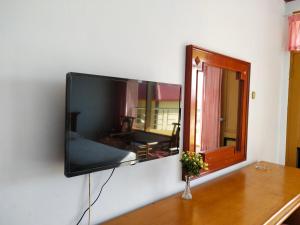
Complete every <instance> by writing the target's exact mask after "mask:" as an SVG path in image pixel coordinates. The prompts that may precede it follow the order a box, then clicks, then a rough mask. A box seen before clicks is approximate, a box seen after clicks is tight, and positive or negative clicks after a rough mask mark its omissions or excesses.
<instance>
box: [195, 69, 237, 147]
mask: <svg viewBox="0 0 300 225" xmlns="http://www.w3.org/2000/svg"><path fill="white" fill-rule="evenodd" d="M237 75H238V73H237V72H235V71H231V70H227V69H222V68H218V67H214V66H210V65H206V64H205V65H204V66H203V70H198V71H197V115H196V117H197V120H196V151H197V152H201V151H207V150H214V149H217V148H220V147H224V146H236V142H237V130H238V129H237V128H238V110H239V84H240V82H239V80H238V76H237Z"/></svg>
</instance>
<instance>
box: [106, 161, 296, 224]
mask: <svg viewBox="0 0 300 225" xmlns="http://www.w3.org/2000/svg"><path fill="white" fill-rule="evenodd" d="M255 165H256V164H251V165H249V166H246V167H244V168H242V169H240V170H237V171H235V172H232V173H230V174H227V175H225V176H222V177H219V178H216V179H214V180H212V181H208V182H206V183H203V184H201V185H199V186H197V187H194V188H192V194H193V199H192V200H189V201H188V200H183V199H181V194H182V193H178V194H175V195H173V196H171V197H168V198H165V199H163V200H160V201H157V202H155V203H153V204H150V205H148V206H145V207H143V208H140V209H137V210H135V211H133V212H130V213H128V214H125V215H122V216H120V217H117V218H115V219H112V220H110V221H107V222H106V223H103V224H104V225H202V224H203V225H259V224H263V223H265V222H266V221H267V220H268V219H269V218H270V217H271V216H272V215H274V214H275V213H276V212H277V211H278V210H279V209H281V208H282V207H283V206H284V205H285V204H287V203H288V202H289V201H290V200H291V199H293V198H294V197H295V196H297V195H298V194H299V193H300V169H296V168H292V167H285V166H280V165H277V164H271V163H266V162H262V163H260V165H264V166H266V167H267V169H266V170H259V169H256V168H255ZM182 188H184V184H182Z"/></svg>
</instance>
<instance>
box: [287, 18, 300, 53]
mask: <svg viewBox="0 0 300 225" xmlns="http://www.w3.org/2000/svg"><path fill="white" fill-rule="evenodd" d="M288 48H289V50H290V51H300V14H295V15H292V16H289V46H288Z"/></svg>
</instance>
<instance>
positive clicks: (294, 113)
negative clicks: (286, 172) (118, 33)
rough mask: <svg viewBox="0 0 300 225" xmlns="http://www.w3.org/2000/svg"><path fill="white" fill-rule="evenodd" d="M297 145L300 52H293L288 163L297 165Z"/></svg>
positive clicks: (299, 122) (287, 144)
mask: <svg viewBox="0 0 300 225" xmlns="http://www.w3.org/2000/svg"><path fill="white" fill-rule="evenodd" d="M297 147H300V53H299V52H297V53H292V54H291V67H290V81H289V102H288V122H287V137H286V165H288V166H293V167H296V164H297Z"/></svg>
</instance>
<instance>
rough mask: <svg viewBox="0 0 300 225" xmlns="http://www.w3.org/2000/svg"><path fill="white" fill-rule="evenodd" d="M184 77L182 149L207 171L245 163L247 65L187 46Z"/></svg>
mask: <svg viewBox="0 0 300 225" xmlns="http://www.w3.org/2000/svg"><path fill="white" fill-rule="evenodd" d="M185 76H186V77H185V107H184V150H185V151H187V150H188V151H194V152H198V153H201V154H203V157H204V160H205V161H206V162H207V163H208V164H209V171H208V172H211V171H215V170H218V169H221V168H224V167H227V166H229V165H232V164H235V163H238V162H241V161H243V160H245V159H246V143H247V120H248V98H249V78H250V63H248V62H245V61H241V60H238V59H234V58H231V57H228V56H224V55H221V54H218V53H214V52H211V51H207V50H204V49H201V48H199V47H196V46H193V45H189V46H187V49H186V75H185Z"/></svg>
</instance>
